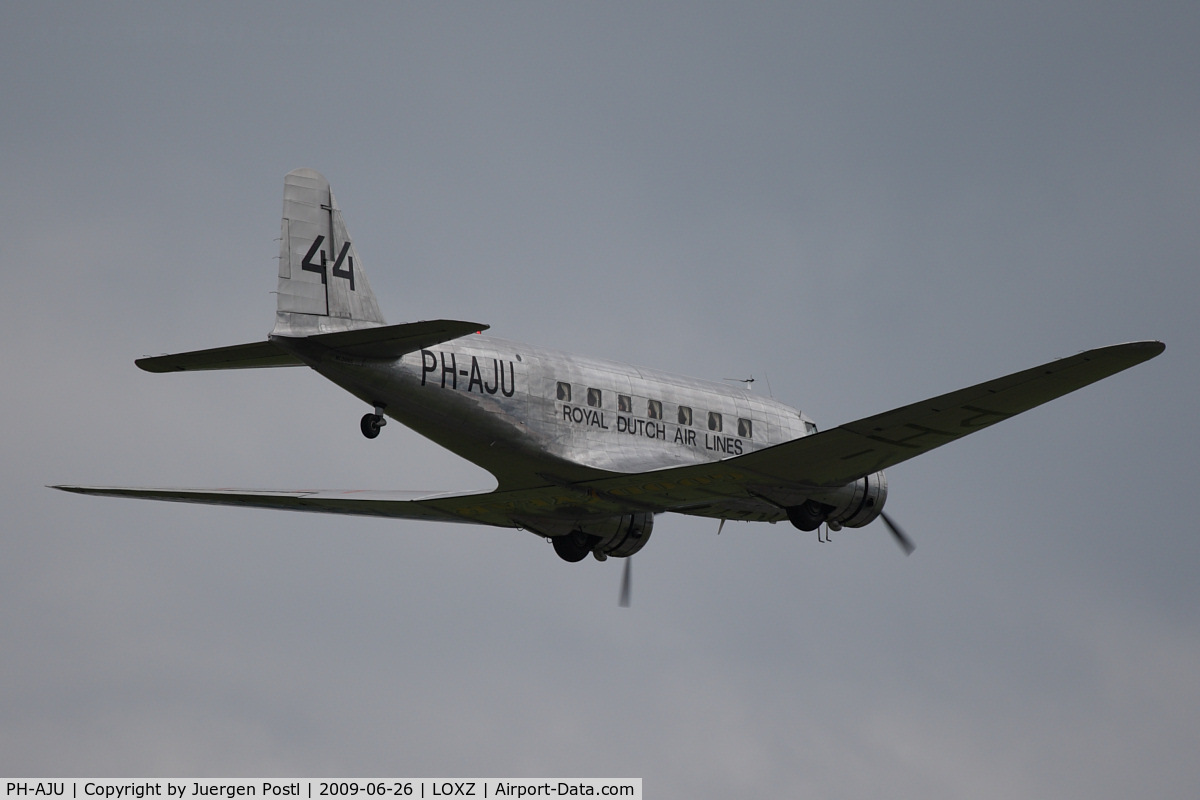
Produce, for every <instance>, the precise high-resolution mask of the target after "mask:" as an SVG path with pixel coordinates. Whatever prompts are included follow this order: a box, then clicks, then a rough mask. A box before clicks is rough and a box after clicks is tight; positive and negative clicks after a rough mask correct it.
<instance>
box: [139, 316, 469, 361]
mask: <svg viewBox="0 0 1200 800" xmlns="http://www.w3.org/2000/svg"><path fill="white" fill-rule="evenodd" d="M487 329H488V326H487V325H482V324H480V323H478V322H463V321H461V320H454V319H437V320H427V321H424V322H405V323H401V324H399V325H384V326H381V327H377V328H361V329H359V330H350V331H338V332H336V333H318V334H316V335H313V336H307V337H273V338H274V339H295V338H303V339H307V340H311V341H314V342H319V343H320V344H322V345H324V346H326V347H328V348H330V349H333V350H336V351H337V352H339V353H342V354H344V355H347V356H351V357H354V358H367V359H396V358H400V357H401V356H403V355H405V354H407V353H413V352H416V351H417V350H420V349H422V348H424V347H432V346H433V345H435V344H441V343H442V342H448V341H450V340H451V339H457V338H459V337H461V336H466V335H468V334H471V333H478V332H480V331H485V330H487ZM133 363H135V364H137V365H138V366H139V367H140V368H142V369H144V370H146V372H192V371H196V370H206V369H252V368H255V367H298V366H303V365H304V362H303V361H301V360H300V359H299V358H297V357H296V356H294V355H292V354H291V353H288V352H287V351H285V350H284V349H283V348H281V347H280V346H279V345H277V344H275V342H274V341H266V342H252V343H250V344H235V345H230V346H228V347H214V348H211V349H209V350H192V351H190V352H187V353H175V354H173V355H163V356H150V357H148V358H139V359H137V360H136V361H134V362H133Z"/></svg>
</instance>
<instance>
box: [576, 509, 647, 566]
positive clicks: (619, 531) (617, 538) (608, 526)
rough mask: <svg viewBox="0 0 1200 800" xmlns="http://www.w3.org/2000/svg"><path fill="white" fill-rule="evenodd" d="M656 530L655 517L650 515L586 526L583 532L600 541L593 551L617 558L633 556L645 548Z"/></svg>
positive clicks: (625, 516)
mask: <svg viewBox="0 0 1200 800" xmlns="http://www.w3.org/2000/svg"><path fill="white" fill-rule="evenodd" d="M653 529H654V515H653V514H649V513H640V514H625V515H623V516H620V517H613V518H611V519H606V520H603V521H600V522H591V523H588V524H587V525H584V526H583V528H582V530H583V532H584V533H586V534H587V535H588V536H593V537H595V538H596V539H597V540H598V541H597V542H596V544H595V545H594V546H593V547H592V550H599V551H600V552H601V553H604V554H605V555H609V556H615V557H616V558H624V557H626V556H631V555H633V554H634V553H636V552H637V551H638V550H641V549H642V548H643V547H645V545H646V542H648V541H649V540H650V531H652V530H653Z"/></svg>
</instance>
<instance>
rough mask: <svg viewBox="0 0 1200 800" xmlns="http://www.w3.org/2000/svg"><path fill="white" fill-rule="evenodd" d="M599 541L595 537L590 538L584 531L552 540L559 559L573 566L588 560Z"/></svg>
mask: <svg viewBox="0 0 1200 800" xmlns="http://www.w3.org/2000/svg"><path fill="white" fill-rule="evenodd" d="M599 541H600V540H599V539H598V538H596V537H595V536H589V535H587V534H586V533H584V532H583V531H573V532H571V533H568V534H564V535H560V536H555V537H553V538H551V539H550V543H551V544H553V545H554V552H555V553H557V554H558V557H559V558H561V559H562V560H563V561H569V562H570V563H572V564H574V563H575V562H577V561H583V560H584V559H585V558H587V557H588V554H589V553H591V552H592V548H593V547H595V546H596V545H597V544H598V543H599Z"/></svg>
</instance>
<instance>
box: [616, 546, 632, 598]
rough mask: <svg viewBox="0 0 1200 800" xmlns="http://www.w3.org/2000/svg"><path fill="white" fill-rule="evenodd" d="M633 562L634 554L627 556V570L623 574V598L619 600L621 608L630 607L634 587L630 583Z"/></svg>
mask: <svg viewBox="0 0 1200 800" xmlns="http://www.w3.org/2000/svg"><path fill="white" fill-rule="evenodd" d="M632 564H633V556H627V557H626V558H625V571H624V572H623V573H622V574H621V599H620V601H619V603H620V606H621V608H629V595H630V594H631V593H632V590H633V587H632V586H631V585H630V569H631V568H632Z"/></svg>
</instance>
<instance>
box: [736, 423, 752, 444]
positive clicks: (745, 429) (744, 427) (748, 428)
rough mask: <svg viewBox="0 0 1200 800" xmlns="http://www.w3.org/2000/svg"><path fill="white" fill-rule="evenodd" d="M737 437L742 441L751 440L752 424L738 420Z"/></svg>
mask: <svg viewBox="0 0 1200 800" xmlns="http://www.w3.org/2000/svg"><path fill="white" fill-rule="evenodd" d="M738 436H740V437H742V438H743V439H753V438H754V424H753V423H752V422H750V420H748V419H741V418H738Z"/></svg>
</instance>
